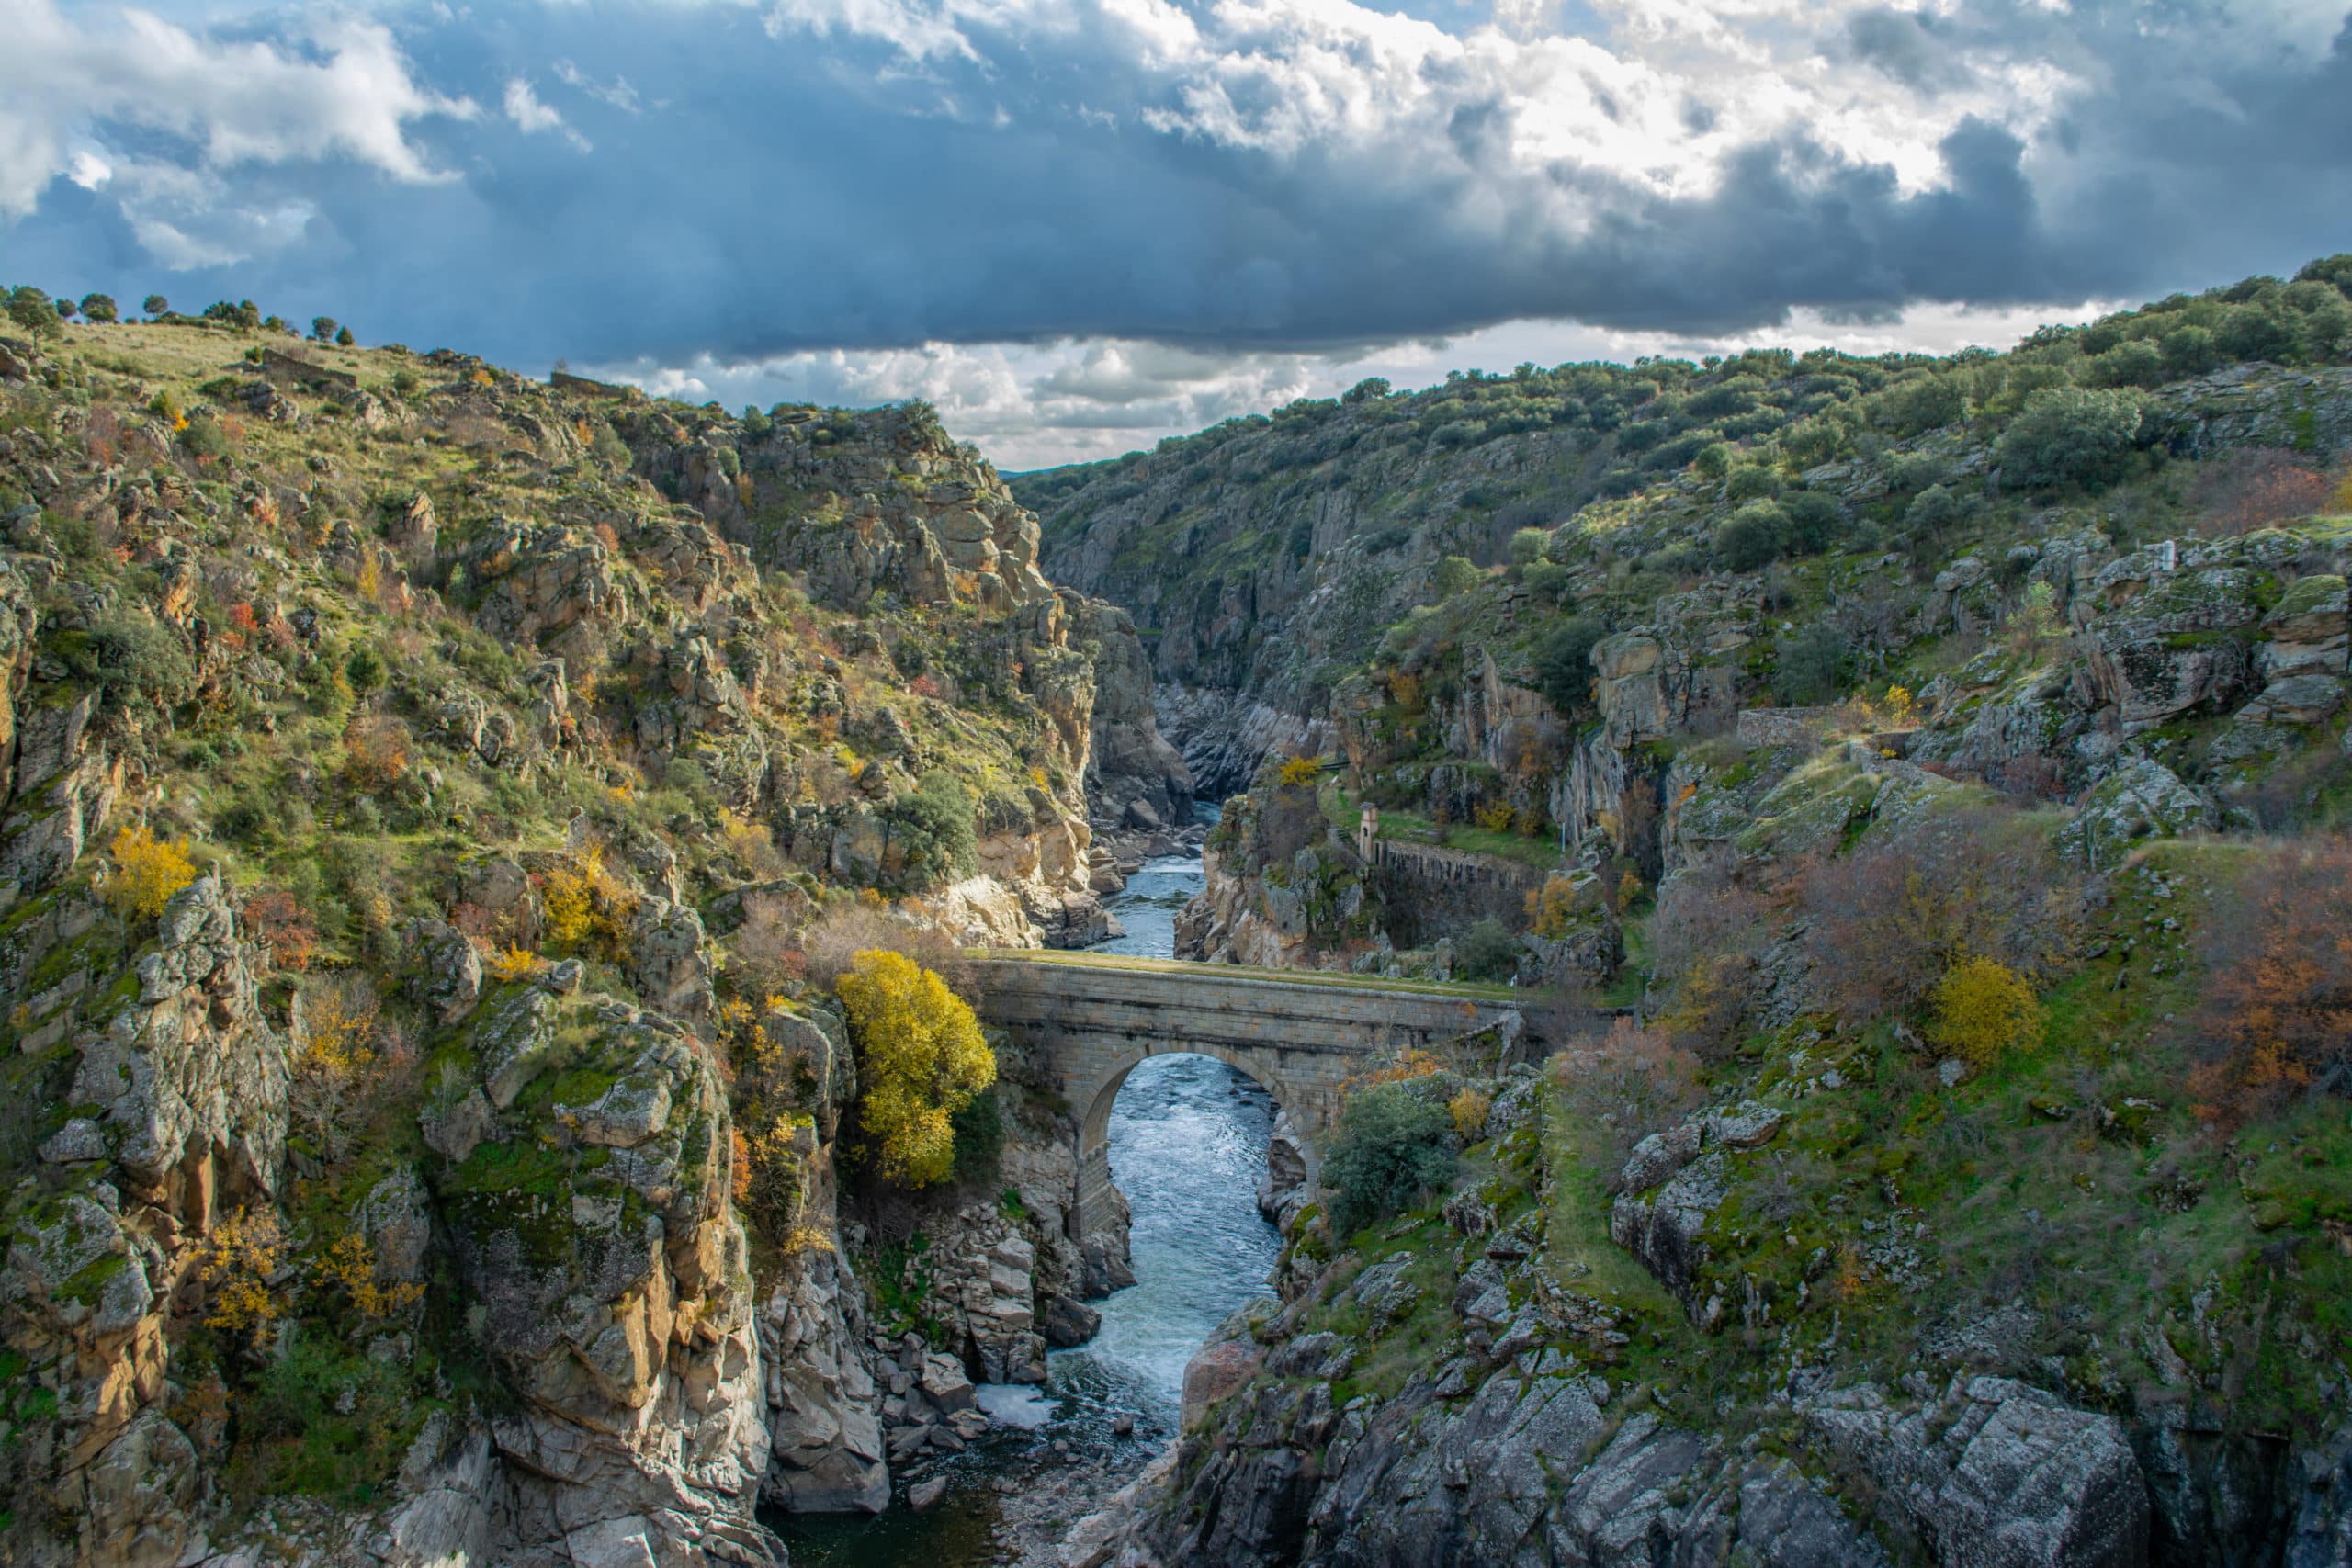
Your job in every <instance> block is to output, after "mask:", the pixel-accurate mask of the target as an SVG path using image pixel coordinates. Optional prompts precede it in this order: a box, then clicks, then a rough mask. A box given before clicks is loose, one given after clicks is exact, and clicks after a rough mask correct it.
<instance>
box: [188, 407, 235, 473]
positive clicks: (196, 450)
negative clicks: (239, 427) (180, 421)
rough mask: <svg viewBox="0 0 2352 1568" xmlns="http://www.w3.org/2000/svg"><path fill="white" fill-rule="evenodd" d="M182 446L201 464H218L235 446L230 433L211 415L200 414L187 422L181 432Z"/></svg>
mask: <svg viewBox="0 0 2352 1568" xmlns="http://www.w3.org/2000/svg"><path fill="white" fill-rule="evenodd" d="M180 445H181V446H185V447H187V454H188V456H189V457H194V458H195V459H196V460H197V461H198V462H200V463H217V462H219V461H220V459H221V458H223V457H227V456H228V455H229V454H230V453H231V452H232V450H234V447H233V446H232V443H231V442H230V440H229V433H228V432H227V431H225V430H223V429H221V428H220V421H219V420H217V419H214V418H213V417H212V416H211V415H210V414H199V415H198V416H197V417H196V418H194V419H191V420H189V421H188V422H187V426H186V427H185V428H184V429H182V430H181V431H180Z"/></svg>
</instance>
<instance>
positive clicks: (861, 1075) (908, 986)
mask: <svg viewBox="0 0 2352 1568" xmlns="http://www.w3.org/2000/svg"><path fill="white" fill-rule="evenodd" d="M835 989H836V990H837V991H838V992H839V994H840V996H841V999H842V1010H843V1011H844V1012H845V1013H846V1014H847V1015H848V1018H849V1027H850V1035H851V1038H852V1040H853V1041H854V1043H855V1044H856V1047H857V1060H858V1084H859V1093H858V1100H857V1116H858V1123H859V1126H860V1128H861V1130H862V1131H863V1133H864V1134H865V1140H866V1145H867V1151H868V1153H869V1155H870V1156H871V1157H872V1159H873V1160H874V1162H875V1168H876V1170H877V1171H879V1172H880V1174H881V1175H882V1177H883V1179H886V1180H888V1181H890V1182H893V1183H895V1184H897V1185H899V1186H900V1187H908V1188H917V1187H928V1186H931V1185H933V1183H936V1182H939V1181H943V1180H944V1179H946V1178H947V1176H948V1174H949V1173H950V1172H951V1171H952V1170H954V1168H955V1165H956V1132H955V1124H954V1118H955V1116H956V1112H957V1111H961V1110H963V1109H964V1108H965V1107H966V1106H967V1105H968V1104H969V1103H971V1101H972V1100H973V1098H974V1097H975V1096H977V1095H978V1094H979V1093H980V1092H981V1091H982V1090H984V1089H988V1088H989V1085H991V1084H993V1083H995V1082H996V1053H994V1052H993V1051H991V1050H989V1043H988V1041H987V1039H986V1038H985V1037H984V1036H983V1035H982V1034H981V1033H980V1024H979V1020H978V1018H976V1017H974V1016H973V1013H972V1010H971V1008H970V1007H969V1006H967V1004H966V1003H965V1001H964V999H963V998H960V997H958V996H957V995H956V993H955V992H953V991H951V990H949V989H948V988H947V983H946V982H945V981H944V980H943V979H941V978H940V977H939V976H938V975H936V974H934V973H933V971H931V970H929V969H926V968H924V967H922V965H921V964H917V963H915V962H914V961H913V960H912V959H910V958H907V957H906V956H904V955H903V954H900V953H889V952H884V951H879V950H869V951H867V952H865V953H859V954H857V956H856V960H855V962H854V965H853V966H852V968H851V970H850V972H849V973H848V974H846V975H843V976H842V977H841V979H840V981H839V982H838V983H837V984H836V987H835Z"/></svg>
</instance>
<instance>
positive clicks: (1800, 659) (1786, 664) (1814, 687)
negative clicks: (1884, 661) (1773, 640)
mask: <svg viewBox="0 0 2352 1568" xmlns="http://www.w3.org/2000/svg"><path fill="white" fill-rule="evenodd" d="M1845 668H1846V635H1845V634H1844V633H1843V632H1841V631H1839V630H1838V627H1837V626H1835V625H1833V624H1832V623H1830V622H1828V621H1813V622H1809V623H1807V624H1806V626H1805V627H1804V630H1803V631H1800V632H1798V633H1797V634H1796V636H1794V637H1791V638H1790V639H1789V640H1788V641H1787V642H1786V643H1785V644H1783V645H1782V646H1781V650H1780V659H1779V661H1778V662H1777V663H1776V664H1775V666H1774V668H1773V671H1772V692H1773V694H1774V695H1775V696H1776V697H1778V698H1779V699H1780V701H1781V704H1782V705H1784V706H1790V707H1802V706H1805V705H1810V704H1815V703H1821V702H1826V701H1827V700H1828V699H1829V697H1831V696H1832V695H1833V694H1836V692H1837V690H1838V685H1839V683H1840V682H1841V681H1842V680H1843V677H1844V674H1845Z"/></svg>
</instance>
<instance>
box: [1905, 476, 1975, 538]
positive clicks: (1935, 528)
mask: <svg viewBox="0 0 2352 1568" xmlns="http://www.w3.org/2000/svg"><path fill="white" fill-rule="evenodd" d="M1960 515H1961V504H1960V501H1959V498H1958V497H1956V496H1954V495H1953V494H1952V493H1951V491H1948V490H1946V489H1944V487H1943V486H1941V485H1929V486H1928V488H1927V489H1925V490H1923V491H1920V492H1919V493H1918V494H1917V495H1915V496H1913V497H1912V498H1911V504H1910V505H1909V506H1907V507H1905V509H1904V512H1903V530H1904V532H1905V534H1908V535H1909V536H1911V537H1912V538H1914V539H1922V540H1928V539H1934V538H1936V537H1937V536H1939V535H1941V534H1942V532H1943V531H1944V530H1945V529H1946V528H1949V527H1951V525H1952V524H1954V523H1956V522H1958V521H1959V520H1960Z"/></svg>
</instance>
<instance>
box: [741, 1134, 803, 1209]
mask: <svg viewBox="0 0 2352 1568" xmlns="http://www.w3.org/2000/svg"><path fill="white" fill-rule="evenodd" d="M762 1120H763V1121H765V1122H766V1123H767V1124H766V1125H765V1126H764V1127H760V1128H756V1129H754V1130H753V1131H752V1132H751V1133H750V1134H746V1133H744V1131H743V1130H742V1129H741V1127H738V1128H737V1129H736V1130H735V1201H736V1202H737V1203H738V1204H740V1205H741V1207H742V1209H743V1212H744V1213H746V1214H748V1215H749V1216H750V1217H751V1220H752V1224H754V1225H755V1226H756V1227H757V1228H758V1229H759V1231H760V1233H761V1234H762V1235H767V1236H770V1237H779V1236H783V1235H789V1234H790V1232H791V1230H792V1227H793V1226H795V1225H797V1224H799V1223H800V1217H801V1214H802V1213H803V1211H804V1209H805V1207H806V1205H807V1203H808V1200H809V1171H808V1163H807V1161H805V1160H804V1159H803V1158H802V1157H801V1154H800V1149H799V1146H798V1145H799V1141H800V1131H799V1130H800V1128H802V1127H804V1126H807V1125H809V1119H808V1118H807V1117H805V1116H803V1117H795V1116H792V1115H789V1114H786V1115H780V1116H773V1117H765V1118H763V1119H762Z"/></svg>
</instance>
